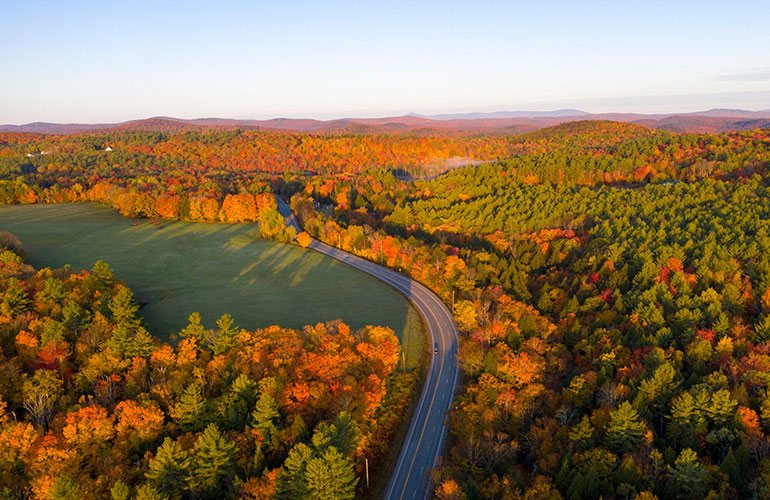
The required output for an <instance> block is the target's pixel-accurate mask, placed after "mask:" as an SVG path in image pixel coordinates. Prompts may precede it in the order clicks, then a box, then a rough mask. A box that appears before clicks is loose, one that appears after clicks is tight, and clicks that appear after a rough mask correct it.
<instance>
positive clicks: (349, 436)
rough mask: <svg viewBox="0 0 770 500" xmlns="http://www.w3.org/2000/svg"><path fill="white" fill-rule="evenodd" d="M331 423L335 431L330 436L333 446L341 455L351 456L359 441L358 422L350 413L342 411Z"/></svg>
mask: <svg viewBox="0 0 770 500" xmlns="http://www.w3.org/2000/svg"><path fill="white" fill-rule="evenodd" d="M332 425H333V426H334V428H335V431H336V432H335V434H334V437H333V438H332V444H333V446H334V447H335V448H336V449H337V451H339V452H340V453H342V456H344V457H349V456H351V455H352V454H353V452H355V450H356V448H357V447H358V445H359V443H360V442H361V430H360V429H359V428H358V424H356V422H355V421H354V420H353V418H352V417H351V416H350V413H348V412H346V411H343V412H340V414H339V415H337V418H335V419H334V422H333V424H332Z"/></svg>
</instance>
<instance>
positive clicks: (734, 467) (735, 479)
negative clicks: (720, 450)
mask: <svg viewBox="0 0 770 500" xmlns="http://www.w3.org/2000/svg"><path fill="white" fill-rule="evenodd" d="M719 470H721V471H722V472H724V473H725V475H726V476H727V478H728V479H729V480H730V484H731V485H732V486H733V488H740V487H741V486H742V485H743V475H742V474H741V468H740V466H739V465H738V460H737V459H736V458H735V455H734V454H733V450H732V449H731V450H729V451H728V452H727V455H725V459H724V460H722V463H721V464H720V465H719Z"/></svg>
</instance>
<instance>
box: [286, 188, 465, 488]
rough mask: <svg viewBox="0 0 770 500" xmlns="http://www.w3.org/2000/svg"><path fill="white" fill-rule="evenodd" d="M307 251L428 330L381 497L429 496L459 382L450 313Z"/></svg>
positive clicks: (397, 280) (380, 275)
mask: <svg viewBox="0 0 770 500" xmlns="http://www.w3.org/2000/svg"><path fill="white" fill-rule="evenodd" d="M276 199H277V201H278V210H279V211H280V212H281V215H283V217H284V220H285V221H286V224H287V225H289V226H293V227H294V228H295V229H296V230H297V233H299V232H300V231H301V229H300V227H299V224H298V223H297V220H296V218H295V217H294V214H292V212H291V209H290V208H289V206H288V205H287V204H286V202H284V201H283V200H282V199H280V198H279V197H276ZM309 248H312V249H313V250H315V251H317V252H320V253H322V254H324V255H328V256H329V257H332V258H334V259H337V260H339V261H342V262H344V263H346V264H349V265H351V266H353V267H355V268H356V269H360V270H361V271H363V272H365V273H368V274H371V275H372V276H374V277H376V278H377V279H379V280H381V281H384V282H385V283H387V284H389V285H391V286H392V287H393V288H395V289H396V290H398V291H399V292H401V293H403V294H404V295H405V296H406V297H407V298H408V299H409V300H410V301H411V302H412V304H414V306H415V307H416V308H417V310H418V311H419V312H420V314H421V315H422V317H423V320H424V321H425V325H426V326H427V327H428V334H429V336H430V338H431V346H429V347H430V356H431V360H430V367H429V368H428V375H427V377H426V379H425V383H424V384H423V388H422V393H421V394H420V399H419V400H418V402H417V405H416V407H415V410H414V413H413V414H412V420H411V422H410V423H409V429H408V431H407V434H406V438H405V440H404V443H403V444H402V447H401V452H400V454H399V456H398V460H397V461H396V463H395V466H394V470H393V471H391V478H390V482H389V483H388V487H387V489H386V490H385V494H384V495H383V498H384V499H385V500H416V499H420V500H422V499H425V498H428V497H430V496H431V493H432V488H431V481H430V477H429V474H430V471H431V469H432V468H433V467H434V466H435V465H436V464H437V460H438V459H439V457H440V456H441V454H442V452H443V450H444V444H445V441H446V435H447V428H446V426H445V425H444V421H445V413H446V411H447V410H449V408H450V406H451V405H452V401H453V400H454V396H455V391H456V389H457V383H458V381H459V369H458V366H457V328H456V327H455V324H454V320H453V319H452V313H451V312H450V311H449V309H448V308H447V307H446V305H444V303H443V302H442V301H441V300H440V299H439V298H438V297H437V296H436V295H435V294H434V293H433V292H431V291H430V290H428V289H427V288H426V287H424V286H423V285H421V284H419V283H417V282H416V281H413V280H411V279H409V278H408V277H406V276H404V275H403V274H400V273H397V272H396V271H393V270H391V269H388V268H386V267H383V266H380V265H378V264H375V263H373V262H370V261H368V260H365V259H362V258H360V257H357V256H355V255H352V254H349V253H347V252H345V251H343V250H340V249H338V248H334V247H332V246H329V245H327V244H325V243H321V242H320V241H317V240H312V242H311V243H310V245H309ZM433 345H436V346H437V347H438V354H433Z"/></svg>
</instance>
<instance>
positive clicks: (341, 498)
mask: <svg viewBox="0 0 770 500" xmlns="http://www.w3.org/2000/svg"><path fill="white" fill-rule="evenodd" d="M323 459H324V461H325V462H326V464H327V467H328V468H329V472H330V474H331V479H332V480H331V484H330V485H329V488H328V489H327V491H328V493H329V494H328V496H326V497H325V498H328V499H331V500H352V499H353V498H354V497H355V492H356V484H357V483H358V478H357V477H356V471H355V468H354V467H353V462H352V460H350V459H349V458H345V457H344V456H343V455H342V454H341V453H339V452H338V451H337V450H336V449H335V448H334V447H330V448H329V449H328V450H326V452H325V453H324V455H323Z"/></svg>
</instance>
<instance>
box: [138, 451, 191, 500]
mask: <svg viewBox="0 0 770 500" xmlns="http://www.w3.org/2000/svg"><path fill="white" fill-rule="evenodd" d="M148 468H149V470H148V471H147V474H145V477H147V479H148V480H149V481H150V484H152V485H153V486H154V487H155V488H157V489H158V491H160V492H161V493H165V494H167V495H169V496H171V497H172V498H178V497H179V496H180V495H181V492H182V491H184V489H185V488H186V486H187V480H188V477H189V475H190V457H189V455H188V453H187V452H186V451H184V450H183V449H182V447H181V446H179V444H178V443H177V442H176V441H174V440H172V439H171V438H169V437H167V438H166V439H165V440H164V441H163V444H161V445H160V446H159V447H158V450H157V451H156V452H155V456H154V457H153V458H152V459H150V463H149V465H148Z"/></svg>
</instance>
